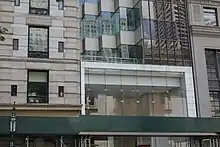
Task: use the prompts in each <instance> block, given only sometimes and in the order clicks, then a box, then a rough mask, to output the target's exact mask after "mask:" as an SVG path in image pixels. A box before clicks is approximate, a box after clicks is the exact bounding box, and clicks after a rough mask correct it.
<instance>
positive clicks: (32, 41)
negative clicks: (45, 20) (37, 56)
mask: <svg viewBox="0 0 220 147" xmlns="http://www.w3.org/2000/svg"><path fill="white" fill-rule="evenodd" d="M29 51H40V52H47V51H48V29H47V28H35V27H31V28H30V37H29Z"/></svg>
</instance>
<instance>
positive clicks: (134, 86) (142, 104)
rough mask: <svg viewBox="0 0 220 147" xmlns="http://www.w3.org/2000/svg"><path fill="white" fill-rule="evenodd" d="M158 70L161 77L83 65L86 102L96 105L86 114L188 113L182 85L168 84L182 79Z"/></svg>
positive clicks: (141, 114)
mask: <svg viewBox="0 0 220 147" xmlns="http://www.w3.org/2000/svg"><path fill="white" fill-rule="evenodd" d="M160 74H161V75H163V77H162V76H161V75H159V73H154V72H141V71H123V70H113V69H112V70H110V69H86V74H85V77H86V80H85V81H86V85H85V92H86V97H85V99H86V104H87V105H88V108H90V107H91V106H92V107H93V108H95V109H93V111H92V112H88V114H90V115H114V116H187V108H186V96H185V87H184V86H182V85H183V84H182V83H179V86H177V87H174V86H173V85H172V84H170V82H171V83H172V82H178V81H181V80H180V79H179V78H177V79H176V80H175V81H171V80H172V78H171V77H169V75H168V74H167V73H166V72H164V73H160ZM155 76H157V77H155ZM160 76H161V77H160ZM159 81H160V82H159ZM158 82H159V83H158ZM94 110H95V111H94ZM88 111H89V109H88Z"/></svg>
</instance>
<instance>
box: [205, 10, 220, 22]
mask: <svg viewBox="0 0 220 147" xmlns="http://www.w3.org/2000/svg"><path fill="white" fill-rule="evenodd" d="M203 12H204V21H205V25H206V26H217V13H216V9H215V8H203Z"/></svg>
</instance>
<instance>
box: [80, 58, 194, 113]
mask: <svg viewBox="0 0 220 147" xmlns="http://www.w3.org/2000/svg"><path fill="white" fill-rule="evenodd" d="M86 68H90V69H91V68H94V69H116V70H130V71H137V70H138V71H146V72H168V73H180V74H181V73H183V75H184V78H183V80H184V82H182V83H184V84H185V85H183V86H185V89H186V100H187V110H188V111H187V113H188V117H196V116H197V114H196V99H195V91H194V82H193V72H192V67H188V66H165V65H143V64H117V63H97V62H81V104H82V111H81V114H82V115H85V110H86V108H85V106H86V104H85V69H86Z"/></svg>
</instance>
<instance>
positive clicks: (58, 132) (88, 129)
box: [0, 115, 220, 136]
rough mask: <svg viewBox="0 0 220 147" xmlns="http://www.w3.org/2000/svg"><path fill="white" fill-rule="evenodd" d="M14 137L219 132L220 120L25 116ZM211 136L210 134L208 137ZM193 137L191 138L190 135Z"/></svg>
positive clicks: (4, 124) (4, 125) (0, 127)
mask: <svg viewBox="0 0 220 147" xmlns="http://www.w3.org/2000/svg"><path fill="white" fill-rule="evenodd" d="M16 130H17V131H16V134H18V135H53V136H62V135H63V136H65V135H68V136H73V135H78V134H79V135H86V134H91V135H92V134H96V135H101V134H103V135H108V134H112V135H114V134H120V133H122V134H123V133H124V134H126V133H127V135H129V134H130V133H133V134H137V135H138V134H143V135H144V134H147V133H148V134H149V135H151V134H152V135H153V134H159V133H161V134H164V133H169V134H172V133H173V134H174V135H175V133H179V134H180V133H182V134H186V135H187V134H190V133H191V134H194V136H197V135H199V134H205V133H208V134H209V135H210V133H214V134H218V133H220V119H217V118H186V117H153V116H96V115H95V116H80V117H29V116H18V117H17V125H16ZM7 134H9V117H0V135H7ZM211 135H212V134H211ZM192 136H193V135H192Z"/></svg>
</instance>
